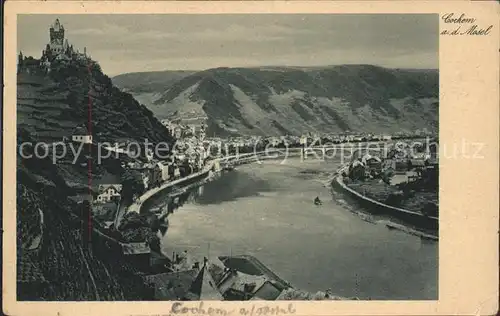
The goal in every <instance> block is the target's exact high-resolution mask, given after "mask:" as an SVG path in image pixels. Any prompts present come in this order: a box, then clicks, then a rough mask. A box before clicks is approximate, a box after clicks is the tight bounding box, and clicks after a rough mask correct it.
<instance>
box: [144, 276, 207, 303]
mask: <svg viewBox="0 0 500 316" xmlns="http://www.w3.org/2000/svg"><path fill="white" fill-rule="evenodd" d="M197 275H198V270H194V269H192V270H187V271H180V272H171V273H160V274H154V275H147V276H144V281H145V283H146V284H148V285H149V287H150V288H151V293H150V295H149V296H150V297H151V300H157V301H175V300H180V299H182V298H184V297H185V296H186V294H187V293H188V291H189V288H190V287H191V284H192V283H193V281H194V279H195V278H196V276H197Z"/></svg>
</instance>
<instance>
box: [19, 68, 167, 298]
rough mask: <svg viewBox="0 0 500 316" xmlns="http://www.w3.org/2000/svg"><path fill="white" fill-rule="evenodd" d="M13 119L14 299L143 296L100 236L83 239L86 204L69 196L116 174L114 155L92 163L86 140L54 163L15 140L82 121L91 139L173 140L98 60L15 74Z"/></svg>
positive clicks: (46, 137) (56, 133)
mask: <svg viewBox="0 0 500 316" xmlns="http://www.w3.org/2000/svg"><path fill="white" fill-rule="evenodd" d="M89 104H90V105H89ZM89 122H90V123H89ZM17 123H18V126H17V145H18V149H19V150H18V153H17V209H16V212H17V238H18V242H17V253H18V255H17V266H18V268H17V272H18V275H17V281H18V282H17V294H18V299H19V300H69V301H81V300H139V299H144V297H145V293H146V292H145V291H146V290H147V289H146V288H145V287H144V283H143V282H142V280H141V279H140V277H138V276H137V274H136V271H135V270H134V268H133V267H132V266H131V265H130V264H129V263H127V262H124V261H123V260H122V259H120V256H110V255H109V251H111V250H110V249H108V248H107V246H106V247H104V248H103V247H101V246H103V245H102V242H101V243H99V242H98V243H92V244H91V245H89V243H88V241H89V236H93V237H92V238H95V232H94V233H90V234H89V227H90V226H89V225H88V223H85V220H84V219H85V218H86V217H85V216H84V214H85V212H87V211H88V209H89V207H84V206H82V205H84V204H77V202H75V198H76V199H78V198H81V197H84V196H85V195H86V194H89V193H92V190H93V189H94V187H95V184H94V182H97V181H99V179H100V178H101V177H108V178H109V177H115V178H117V179H119V178H120V174H121V172H122V169H121V166H120V161H119V160H117V159H112V158H109V159H107V160H104V161H103V162H101V164H99V163H98V160H97V157H96V155H95V153H96V146H95V145H93V146H85V149H84V151H83V152H82V154H81V155H80V156H78V159H76V160H75V163H72V162H71V161H72V159H73V158H75V157H73V155H71V154H70V153H68V157H64V158H65V159H62V160H65V161H59V162H58V163H54V162H53V161H52V160H51V156H49V157H46V158H36V157H34V156H33V157H32V158H25V157H29V154H33V148H32V147H24V148H23V150H24V151H25V152H24V155H21V151H20V149H21V146H20V145H21V143H23V142H29V143H36V142H54V141H61V140H62V138H63V137H68V138H71V135H72V133H73V130H74V129H75V127H76V126H77V125H82V124H83V125H86V126H87V127H88V129H89V130H92V133H93V135H94V139H95V140H96V141H97V142H103V141H104V142H113V141H114V140H118V139H120V140H122V139H129V140H137V141H143V140H144V138H147V139H148V140H149V141H151V142H159V141H164V142H167V143H170V145H171V143H172V142H173V141H174V139H173V138H172V137H171V135H170V134H169V133H168V131H167V130H166V129H165V128H164V126H163V125H162V124H161V123H160V122H159V121H158V120H157V119H156V118H155V117H154V116H153V114H152V113H151V112H150V111H149V110H148V109H147V108H145V107H144V106H142V105H141V104H139V103H138V102H137V101H136V100H135V99H134V98H133V97H132V96H131V95H130V94H128V93H123V92H121V91H120V90H119V89H118V88H116V87H115V86H114V85H113V84H112V83H111V80H110V79H109V78H108V77H107V76H106V75H104V74H103V73H102V72H101V70H100V67H99V65H98V64H97V63H95V62H92V63H91V64H90V66H89V65H87V64H85V63H83V62H81V61H78V60H72V61H71V62H69V63H60V64H58V63H54V64H53V67H52V71H51V72H50V73H45V72H43V71H41V70H40V69H38V68H36V67H35V68H32V69H28V71H22V72H21V73H19V74H18V89H17ZM89 155H91V157H90V160H89ZM68 160H69V161H68ZM89 165H90V166H91V168H89V167H88V166H89ZM82 214H83V215H82ZM90 231H91V230H90ZM96 245H97V246H96ZM100 253H106V256H102V255H100ZM105 258H108V259H107V260H104V259H105ZM75 271H78V273H75Z"/></svg>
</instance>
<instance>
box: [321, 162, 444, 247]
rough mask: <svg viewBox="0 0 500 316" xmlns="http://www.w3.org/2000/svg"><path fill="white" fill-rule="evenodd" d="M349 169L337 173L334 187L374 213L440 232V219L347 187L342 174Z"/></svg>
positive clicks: (344, 168) (333, 182) (432, 237)
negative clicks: (377, 199) (383, 201)
mask: <svg viewBox="0 0 500 316" xmlns="http://www.w3.org/2000/svg"><path fill="white" fill-rule="evenodd" d="M347 168H348V166H347V165H344V166H343V167H341V168H340V169H339V170H338V171H337V174H336V176H335V178H334V180H333V181H332V182H331V185H332V186H333V187H337V188H339V189H341V190H342V191H344V192H346V193H348V194H349V195H350V196H352V197H354V198H355V199H356V200H358V201H359V202H361V204H363V205H365V206H367V207H368V209H370V211H371V212H373V213H378V214H387V215H389V216H393V217H394V218H399V219H401V220H403V221H405V222H407V223H409V224H413V225H416V226H419V227H422V228H425V229H430V230H432V231H437V230H438V223H439V218H438V217H435V216H425V215H423V214H422V213H418V212H414V211H410V210H406V209H403V208H400V207H395V206H391V205H387V204H385V203H382V202H379V201H376V200H374V199H372V198H369V197H367V196H365V195H363V194H361V193H359V192H357V191H356V190H353V189H352V188H350V187H349V186H347V185H346V184H345V183H344V181H343V178H342V172H343V171H344V170H346V169H347ZM429 237H430V238H431V239H437V236H432V235H429Z"/></svg>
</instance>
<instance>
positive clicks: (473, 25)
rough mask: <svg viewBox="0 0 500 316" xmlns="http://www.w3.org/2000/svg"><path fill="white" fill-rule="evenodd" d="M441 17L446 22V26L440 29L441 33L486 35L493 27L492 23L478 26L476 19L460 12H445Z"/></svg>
mask: <svg viewBox="0 0 500 316" xmlns="http://www.w3.org/2000/svg"><path fill="white" fill-rule="evenodd" d="M441 19H442V20H443V21H444V23H446V27H445V29H444V30H442V31H441V33H440V34H441V35H464V36H466V35H475V36H484V35H488V34H489V33H490V32H491V29H492V28H493V25H488V26H480V25H479V24H478V22H477V19H476V18H474V17H469V16H467V15H465V13H462V14H455V13H446V14H444V15H442V16H441Z"/></svg>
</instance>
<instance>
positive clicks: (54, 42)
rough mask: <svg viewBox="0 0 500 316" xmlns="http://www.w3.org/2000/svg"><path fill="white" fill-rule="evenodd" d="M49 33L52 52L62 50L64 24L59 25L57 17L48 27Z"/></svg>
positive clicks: (56, 52)
mask: <svg viewBox="0 0 500 316" xmlns="http://www.w3.org/2000/svg"><path fill="white" fill-rule="evenodd" d="M49 33H50V50H51V51H52V53H54V54H56V55H57V54H59V53H62V52H64V47H63V45H64V26H62V25H61V23H60V22H59V19H56V21H55V22H54V24H52V26H51V27H50V29H49Z"/></svg>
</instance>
